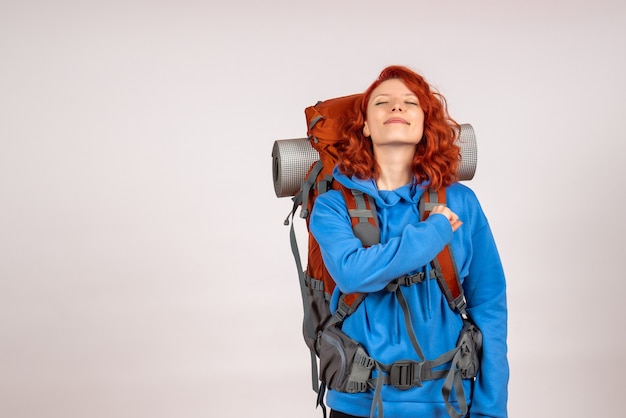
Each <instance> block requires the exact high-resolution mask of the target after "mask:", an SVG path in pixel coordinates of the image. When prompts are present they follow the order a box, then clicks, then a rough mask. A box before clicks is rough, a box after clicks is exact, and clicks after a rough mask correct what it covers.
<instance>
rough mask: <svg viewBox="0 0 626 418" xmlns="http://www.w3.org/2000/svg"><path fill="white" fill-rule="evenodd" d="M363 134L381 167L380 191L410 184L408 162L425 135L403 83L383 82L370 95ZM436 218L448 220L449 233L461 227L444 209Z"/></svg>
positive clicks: (418, 110) (419, 111)
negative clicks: (440, 216) (442, 217)
mask: <svg viewBox="0 0 626 418" xmlns="http://www.w3.org/2000/svg"><path fill="white" fill-rule="evenodd" d="M363 134H364V135H365V136H366V137H369V138H370V139H371V141H372V146H373V150H374V157H375V158H376V162H377V163H378V165H379V166H380V176H379V178H378V179H377V180H376V183H377V186H378V188H379V189H380V190H394V189H397V188H398V187H401V186H403V185H405V184H407V183H410V182H411V181H412V180H413V172H412V170H411V162H412V161H413V156H414V154H415V146H416V145H417V144H418V143H419V142H420V141H421V139H422V137H423V134H424V111H423V110H422V108H421V107H420V104H419V100H418V98H417V96H416V95H415V94H414V93H413V92H412V91H411V90H409V88H408V87H407V86H406V85H405V84H404V83H403V82H402V80H399V79H390V80H386V81H384V82H382V83H381V84H380V85H379V86H378V87H376V88H375V89H374V90H373V91H372V94H371V96H370V99H369V102H368V104H367V117H366V121H365V123H364V125H363ZM436 214H437V215H443V216H445V217H446V219H448V221H449V222H450V226H451V227H452V231H456V230H457V229H459V227H460V226H461V225H462V224H463V222H461V221H460V220H459V217H458V216H457V215H456V214H455V213H454V212H452V211H451V210H450V209H449V208H447V207H445V206H441V205H440V206H436V207H435V208H434V209H433V210H432V212H431V216H432V215H436Z"/></svg>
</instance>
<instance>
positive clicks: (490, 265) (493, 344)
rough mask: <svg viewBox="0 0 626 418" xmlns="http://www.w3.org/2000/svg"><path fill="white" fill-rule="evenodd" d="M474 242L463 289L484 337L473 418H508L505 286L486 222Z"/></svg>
mask: <svg viewBox="0 0 626 418" xmlns="http://www.w3.org/2000/svg"><path fill="white" fill-rule="evenodd" d="M483 217H484V215H483ZM472 241H473V245H472V247H473V255H472V261H471V265H470V269H469V275H468V276H467V277H466V278H465V280H464V282H463V287H464V290H465V295H466V299H467V304H468V312H469V313H470V315H471V317H472V319H474V321H475V322H476V325H478V327H479V328H480V330H481V331H482V334H483V354H482V360H481V368H480V372H479V374H478V376H477V379H476V382H475V386H474V392H473V399H472V406H471V416H472V417H492V418H505V417H506V416H507V397H508V389H507V386H508V379H509V365H508V361H507V344H506V338H507V304H506V285H505V278H504V272H503V269H502V264H501V262H500V256H499V254H498V250H497V248H496V245H495V242H494V239H493V235H492V233H491V229H490V228H489V225H488V224H487V221H486V219H485V220H484V224H483V225H482V226H481V227H480V228H478V229H477V230H476V231H474V233H473V234H472Z"/></svg>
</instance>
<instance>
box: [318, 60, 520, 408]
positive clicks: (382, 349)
mask: <svg viewBox="0 0 626 418" xmlns="http://www.w3.org/2000/svg"><path fill="white" fill-rule="evenodd" d="M361 113H362V115H361V116H362V117H360V118H357V120H354V121H351V123H350V124H349V125H348V126H346V128H345V135H344V139H343V141H342V143H341V146H340V147H339V148H340V153H339V154H340V155H339V162H338V165H337V167H336V168H335V171H334V176H335V179H336V180H337V181H338V182H339V183H341V184H343V185H344V186H346V187H348V188H350V189H358V190H361V191H363V192H364V193H366V194H368V195H370V196H371V197H373V198H374V199H375V202H376V206H377V214H378V221H379V227H380V243H379V244H377V245H373V246H371V247H367V248H365V247H363V245H362V244H361V242H360V241H359V240H358V239H356V238H355V236H354V233H353V230H352V225H351V222H350V217H349V215H348V214H347V209H346V204H345V202H344V200H343V196H342V194H341V193H340V192H339V191H329V192H327V193H325V194H322V195H320V196H319V197H318V198H317V200H316V202H315V206H314V208H313V211H312V214H311V221H310V229H311V232H312V233H313V235H314V237H315V238H316V240H317V241H318V243H319V245H320V248H321V251H322V256H323V259H324V263H325V265H326V267H327V268H328V271H329V272H330V274H331V275H332V276H333V278H334V279H335V281H336V282H337V289H336V290H335V293H334V294H333V298H332V300H331V309H333V310H334V309H336V307H337V300H338V294H339V292H344V293H352V292H364V293H367V297H366V298H365V299H364V301H363V302H362V303H361V305H359V307H358V309H357V310H356V312H354V313H353V314H352V315H350V316H348V317H347V318H346V319H345V321H344V323H343V325H342V329H343V331H344V332H345V333H346V334H347V335H348V336H350V337H351V338H352V339H354V340H356V341H358V342H359V343H361V345H363V346H364V348H365V350H366V351H367V353H368V354H369V355H370V356H371V357H372V358H374V359H375V360H377V361H378V362H381V363H383V364H391V363H394V362H396V361H400V360H407V359H413V360H418V358H417V357H416V353H415V350H414V348H413V346H412V344H411V342H410V338H409V336H408V333H407V329H406V328H407V327H406V326H405V319H404V316H403V312H402V309H401V306H400V305H399V303H398V298H397V296H396V294H395V293H393V292H389V291H387V290H385V287H386V286H387V284H388V283H389V282H390V281H392V280H393V279H395V278H397V277H400V276H402V275H405V274H410V273H414V272H419V271H425V272H426V273H427V276H426V277H428V270H429V268H430V267H429V263H430V261H431V260H432V259H433V258H434V257H435V256H436V255H437V254H438V253H439V252H440V251H441V250H442V248H443V247H444V246H445V245H447V244H448V243H451V246H452V249H453V252H454V256H455V259H456V263H457V266H458V270H459V275H460V277H461V280H462V285H463V288H464V291H465V296H466V299H467V308H468V309H467V311H468V312H469V314H470V315H471V318H472V319H473V320H474V322H475V323H476V325H477V326H478V327H479V328H480V330H481V331H482V334H483V348H482V359H481V367H480V371H479V373H478V376H477V377H476V379H466V380H464V381H463V388H464V393H465V397H466V401H467V404H468V405H469V413H470V414H471V416H472V418H476V417H506V416H507V407H506V403H507V393H508V392H507V384H508V376H509V369H508V361H507V356H506V351H507V347H506V333H507V307H506V291H505V278H504V273H503V270H502V265H501V262H500V258H499V255H498V252H497V249H496V245H495V243H494V239H493V236H492V233H491V230H490V228H489V225H488V222H487V219H486V217H485V215H484V214H483V212H482V209H481V207H480V204H479V202H478V200H477V199H476V197H475V195H474V193H473V192H472V191H471V190H470V189H469V188H467V187H466V186H464V185H461V184H459V183H457V182H456V170H457V165H458V159H459V155H460V150H459V148H458V146H457V145H456V144H455V143H454V140H455V136H456V134H457V132H458V131H459V129H460V127H459V125H458V124H457V123H456V122H455V121H454V120H453V119H451V118H450V117H449V115H448V112H447V106H446V102H445V99H444V98H443V97H442V96H440V95H439V94H438V93H436V92H433V91H432V90H431V88H430V87H429V85H428V84H427V83H426V82H425V80H424V79H423V78H422V77H421V76H420V75H418V74H416V73H415V72H413V71H411V70H410V69H408V68H405V67H399V66H392V67H388V68H386V69H384V70H383V71H382V72H381V74H380V76H379V78H378V79H377V80H376V81H375V82H374V83H373V84H372V85H371V86H370V87H369V88H368V89H367V90H366V91H365V93H364V95H363V102H362V105H361ZM441 187H445V188H447V206H448V207H443V206H438V207H436V208H435V209H434V210H433V211H432V212H431V214H430V216H429V217H428V218H427V219H426V220H425V221H423V222H420V220H419V214H418V208H417V203H418V201H419V198H420V196H421V195H422V193H423V192H424V190H425V189H427V188H434V189H438V188H441ZM401 291H402V293H403V295H404V298H405V299H406V300H407V301H408V304H409V307H410V320H411V322H412V326H413V330H414V332H415V335H416V336H417V340H418V341H419V344H420V345H421V347H422V349H423V352H424V355H425V356H426V358H427V359H435V358H437V357H438V356H440V355H441V354H442V353H445V352H447V351H449V350H452V349H454V348H455V346H456V342H457V339H458V336H459V332H460V330H461V328H462V320H461V318H460V316H459V315H458V314H457V313H455V312H453V311H452V310H451V309H450V307H449V306H448V303H447V301H446V299H445V297H444V295H443V294H442V292H441V290H440V289H439V287H438V285H437V282H436V280H425V281H424V282H422V283H418V284H416V285H412V286H405V287H402V289H401ZM443 383H444V382H443V379H435V380H428V381H424V382H422V383H421V386H415V387H412V388H410V389H408V390H399V389H397V388H395V387H394V386H392V385H388V384H387V385H384V387H383V388H382V392H381V397H382V406H383V408H380V409H383V410H384V416H385V417H387V418H393V417H402V418H408V417H440V416H442V417H443V416H447V415H448V414H447V412H446V407H445V402H444V399H443V397H442V385H443ZM373 400H374V393H373V390H368V391H366V392H361V393H356V394H354V393H344V392H339V391H335V390H329V391H328V394H327V398H326V402H327V404H328V405H329V406H330V408H331V418H333V417H335V418H339V417H368V416H370V412H371V411H372V402H373ZM455 405H457V404H456V403H455ZM379 413H380V411H379Z"/></svg>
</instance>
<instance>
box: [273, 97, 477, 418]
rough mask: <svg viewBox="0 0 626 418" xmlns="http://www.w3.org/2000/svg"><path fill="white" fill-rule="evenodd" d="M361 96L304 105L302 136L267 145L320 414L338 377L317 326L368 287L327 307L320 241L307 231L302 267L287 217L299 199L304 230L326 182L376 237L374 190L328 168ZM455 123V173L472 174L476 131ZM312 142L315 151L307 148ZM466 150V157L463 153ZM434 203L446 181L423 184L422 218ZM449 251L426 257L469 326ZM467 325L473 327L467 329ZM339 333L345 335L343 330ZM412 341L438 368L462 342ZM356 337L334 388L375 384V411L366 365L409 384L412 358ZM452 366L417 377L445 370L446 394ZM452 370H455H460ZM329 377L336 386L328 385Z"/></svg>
mask: <svg viewBox="0 0 626 418" xmlns="http://www.w3.org/2000/svg"><path fill="white" fill-rule="evenodd" d="M361 98H362V95H361V94H355V95H350V96H344V97H339V98H335V99H331V100H327V101H322V102H318V103H317V104H316V105H314V106H310V107H307V108H306V109H305V115H306V120H307V135H308V137H307V138H306V140H305V139H296V140H282V141H276V142H275V143H274V149H273V152H272V157H273V177H274V187H275V192H276V194H277V196H278V197H282V196H293V197H292V199H293V207H292V210H291V212H290V214H289V215H288V216H287V218H286V219H285V225H289V223H290V220H289V218H290V217H291V230H290V240H291V249H292V252H293V255H294V259H295V262H296V267H297V269H298V277H299V282H300V289H301V293H302V302H303V309H304V319H303V335H304V340H305V342H306V344H307V346H308V348H309V350H310V355H311V369H312V387H313V390H314V391H315V392H317V393H318V400H317V403H318V405H321V406H322V409H323V410H324V415H326V414H325V407H324V403H323V396H324V393H325V388H326V385H328V386H329V387H331V388H333V389H337V387H338V384H337V382H336V381H335V382H331V381H330V380H332V379H333V377H330V378H329V377H328V376H326V375H325V373H326V372H325V368H327V365H325V364H324V362H325V361H324V358H322V357H323V356H320V351H321V350H324V348H323V342H322V341H321V340H322V338H321V337H322V334H323V333H324V332H325V331H326V330H328V329H334V328H340V325H341V322H343V320H344V319H345V317H347V316H348V315H350V314H351V313H352V312H354V310H355V309H357V307H358V305H359V303H360V302H361V301H362V300H363V298H364V297H366V294H363V293H354V294H341V295H340V299H339V304H338V308H337V311H336V312H334V313H331V311H330V307H329V302H330V298H331V295H332V294H333V292H334V290H335V287H336V284H335V281H334V280H333V278H332V277H331V275H330V274H329V272H328V270H327V269H326V267H325V265H324V261H323V259H322V255H321V251H320V248H319V244H318V243H317V241H316V240H315V238H314V237H313V235H312V234H311V233H309V234H308V249H307V266H306V269H304V268H303V265H302V261H301V258H300V251H299V248H298V244H297V240H296V234H295V230H294V224H293V219H294V217H295V213H296V211H297V209H298V207H300V208H301V210H300V217H301V218H304V219H306V225H307V230H308V224H309V214H310V213H311V210H312V209H313V204H314V202H315V199H316V198H317V196H319V195H320V194H322V193H325V192H326V191H328V190H331V189H334V190H340V191H341V193H342V194H343V196H344V198H345V200H346V205H347V208H348V212H349V214H350V216H351V219H352V226H353V230H354V233H355V236H357V237H358V238H359V239H360V240H361V241H362V243H363V245H364V246H371V245H375V244H377V243H378V242H379V230H378V218H377V215H376V205H375V203H374V200H373V198H371V197H370V196H368V195H366V194H363V193H361V192H359V191H355V190H351V189H348V188H346V187H344V186H343V185H341V184H339V183H338V182H336V181H333V176H332V172H333V169H334V168H335V166H336V164H337V149H336V144H337V142H338V140H339V139H340V138H341V130H342V128H343V125H344V124H345V122H346V121H347V120H349V119H352V118H354V117H355V115H357V113H358V112H360V104H361ZM461 128H462V129H461V132H460V133H459V137H460V138H465V140H466V143H465V144H463V143H461V144H460V145H461V149H462V156H463V160H464V163H465V164H460V165H459V177H460V179H461V180H469V179H471V178H472V177H473V174H474V170H475V139H474V134H473V130H472V128H471V126H470V125H467V124H465V125H461ZM310 147H312V149H313V150H314V152H311V149H310ZM302 156H304V157H303V158H302V160H303V161H299V163H301V164H304V165H307V164H308V165H309V167H308V168H306V169H303V167H300V168H295V169H294V167H293V161H291V160H293V159H297V158H299V157H302ZM468 156H469V158H467V159H466V157H468ZM284 158H287V159H289V160H290V161H289V163H290V164H289V167H284V166H285V165H286V164H284V162H283V163H281V160H282V159H284ZM305 172H306V173H305ZM303 177H304V178H303ZM285 185H286V186H285ZM437 204H445V189H440V190H438V191H434V190H429V191H426V192H424V194H423V197H422V199H421V201H420V203H419V205H420V214H421V217H422V220H423V219H425V218H426V217H427V216H428V213H429V212H430V211H431V210H432V208H433V207H434V206H435V205H437ZM451 251H452V249H451V247H450V246H449V245H448V246H447V247H446V248H444V250H443V251H442V252H441V253H440V254H439V255H438V256H437V258H436V259H435V260H433V262H432V263H431V265H432V274H433V275H435V276H436V278H437V281H438V283H439V285H440V287H441V289H442V291H443V293H444V294H445V296H446V298H447V300H448V303H449V304H450V307H451V308H452V309H454V310H456V311H457V312H459V314H461V316H462V317H463V320H464V321H466V322H467V323H468V327H471V326H472V325H473V324H471V323H470V322H469V321H470V320H469V317H468V315H467V312H466V311H465V297H464V295H463V288H462V287H461V285H460V279H459V276H458V272H457V268H456V264H455V262H454V258H453V256H452V252H451ZM422 280H424V277H423V275H422V276H419V275H411V276H405V277H402V278H398V279H396V280H395V281H394V282H393V283H392V284H390V286H388V287H389V291H396V290H395V289H397V287H398V285H412V284H416V283H418V282H420V281H422ZM394 286H395V287H394ZM398 296H399V298H402V299H403V297H402V293H401V292H399V290H398ZM407 309H408V308H407ZM464 329H465V328H464ZM476 330H477V328H476ZM472 331H474V330H473V329H472ZM409 333H410V335H411V334H413V331H412V329H411V330H409ZM413 335H414V334H413ZM474 337H475V338H476V339H479V338H480V336H479V335H475V336H474ZM341 338H343V336H342V337H341ZM411 342H412V344H413V346H414V347H415V348H416V352H418V357H420V358H421V359H422V361H424V362H428V363H429V366H430V368H436V367H438V366H440V365H441V364H443V362H449V361H452V358H453V356H455V355H457V353H460V352H461V351H463V350H462V349H461V348H460V344H461V342H460V341H459V347H457V348H456V349H455V350H453V351H451V352H448V353H445V355H443V356H441V358H439V359H437V360H434V361H431V360H428V361H426V359H424V357H423V354H422V353H421V348H419V343H418V342H417V341H416V340H414V341H411ZM354 343H355V344H356V345H355V348H354V350H353V353H352V354H351V356H353V358H351V361H352V362H359V363H362V365H361V366H359V367H355V366H353V367H352V370H353V371H354V370H356V369H359V368H360V369H363V370H362V371H361V372H359V373H360V374H361V376H360V377H359V378H358V379H356V380H355V381H350V382H348V381H345V382H342V383H341V385H340V386H341V388H340V389H338V390H345V391H353V392H359V391H364V390H368V389H374V388H375V389H376V391H375V392H376V393H378V397H377V396H376V395H375V401H376V402H378V406H379V414H380V415H381V416H382V400H381V399H380V385H379V384H378V383H379V382H375V381H374V380H372V379H370V371H371V369H372V368H373V367H378V368H379V369H380V370H383V371H385V372H388V373H389V374H390V375H394V373H395V375H396V378H397V379H396V380H397V382H398V383H397V384H394V385H395V386H396V387H399V388H403V387H405V386H407V385H408V386H410V385H411V384H413V383H412V382H413V378H410V379H408V380H407V374H406V371H407V370H413V368H414V367H413V366H414V364H410V365H406V364H394V365H381V364H378V363H377V362H376V361H375V360H374V359H371V358H369V357H368V356H367V353H365V351H364V350H362V349H360V348H358V347H357V346H359V345H358V343H356V342H354ZM478 343H479V342H478ZM463 344H464V348H465V347H466V346H467V344H468V343H467V342H466V341H464V342H463ZM472 344H473V343H472ZM359 347H360V346H359ZM466 351H467V350H466ZM469 351H472V352H471V353H469V355H470V356H473V357H476V356H477V355H478V352H479V351H480V344H477V346H476V347H473V349H470V350H469ZM465 354H466V355H467V354H468V353H467V352H466V353H465ZM459 355H460V354H459ZM342 356H343V354H342ZM318 357H320V361H321V363H320V366H321V368H322V375H321V376H320V375H319V373H318V362H317V359H318ZM326 363H328V360H326ZM470 363H471V365H470V368H473V369H474V370H470V371H466V370H463V371H462V373H463V377H465V376H467V377H472V374H474V375H475V372H476V371H477V370H476V369H477V367H478V360H477V359H476V358H474V359H473V361H472V362H470ZM417 364H418V363H415V365H417ZM416 367H417V366H416ZM455 367H456V366H455ZM381 368H382V369H381ZM419 368H420V369H422V367H421V366H419ZM423 369H424V371H425V372H426V371H427V370H426V368H423ZM380 370H379V372H380ZM428 372H429V371H428ZM444 372H445V373H444ZM449 372H450V373H449ZM453 372H454V373H456V372H455V371H454V370H440V371H438V372H435V373H434V374H430V375H428V374H427V373H426V374H425V376H427V377H425V378H424V379H423V380H426V379H427V378H429V379H435V378H437V379H439V378H446V384H445V385H444V397H445V398H446V402H447V398H448V397H449V395H450V392H451V390H452V389H453V388H455V390H456V387H457V383H458V382H457V379H454V381H453V378H454V376H453V374H454V373H453ZM409 374H411V372H409ZM379 375H382V373H379ZM411 376H412V375H411ZM415 378H416V379H418V378H423V377H419V376H416V377H415ZM458 378H461V377H460V375H459V377H458ZM393 379H394V377H393V376H392V380H393ZM320 380H321V385H320ZM348 380H350V379H348ZM357 380H358V381H357ZM448 380H449V382H448ZM333 385H334V386H335V387H333ZM458 395H459V394H458V393H457V396H458ZM450 408H451V409H449V413H450V415H451V416H460V415H458V414H457V412H456V410H454V408H452V407H451V406H450ZM463 409H467V406H465V408H463V405H461V412H462V414H463V413H464V411H463ZM465 412H466V411H465Z"/></svg>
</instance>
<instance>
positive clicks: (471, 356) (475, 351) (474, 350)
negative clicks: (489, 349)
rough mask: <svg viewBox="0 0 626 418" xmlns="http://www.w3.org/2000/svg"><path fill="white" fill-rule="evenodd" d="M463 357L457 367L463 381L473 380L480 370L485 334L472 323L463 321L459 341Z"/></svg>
mask: <svg viewBox="0 0 626 418" xmlns="http://www.w3.org/2000/svg"><path fill="white" fill-rule="evenodd" d="M457 347H459V350H460V353H461V357H460V359H459V362H458V364H457V367H458V368H459V370H460V371H461V376H462V377H463V379H473V378H474V377H476V375H477V374H478V370H479V369H480V358H481V356H482V349H483V334H482V332H481V331H480V329H478V327H477V326H476V325H475V324H473V323H472V322H471V321H468V320H464V321H463V329H462V330H461V334H460V335H459V339H458V341H457Z"/></svg>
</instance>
